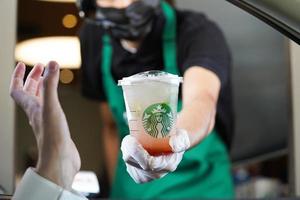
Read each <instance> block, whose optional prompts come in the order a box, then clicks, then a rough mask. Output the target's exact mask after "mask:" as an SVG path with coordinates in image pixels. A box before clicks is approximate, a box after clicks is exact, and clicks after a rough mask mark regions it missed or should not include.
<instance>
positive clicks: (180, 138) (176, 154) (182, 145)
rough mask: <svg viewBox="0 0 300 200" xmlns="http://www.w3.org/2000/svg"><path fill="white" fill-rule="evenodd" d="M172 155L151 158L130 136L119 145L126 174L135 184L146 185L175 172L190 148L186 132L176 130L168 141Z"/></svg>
mask: <svg viewBox="0 0 300 200" xmlns="http://www.w3.org/2000/svg"><path fill="white" fill-rule="evenodd" d="M169 145H170V147H171V148H172V151H173V153H171V154H167V155H161V156H151V155H149V153H148V152H147V151H146V150H145V149H144V148H143V147H142V145H141V144H140V143H139V142H138V141H137V139H136V138H135V137H133V136H131V135H127V136H126V137H125V138H124V139H123V140H122V144H121V150H122V153H123V160H124V161H125V164H126V167H127V172H128V173H129V175H130V176H131V177H132V178H133V180H134V181H135V182H136V183H146V182H149V181H152V180H154V179H159V178H162V177H164V176H165V175H167V174H168V173H169V172H173V171H175V170H176V168H177V166H178V164H179V163H180V161H181V159H182V156H183V154H184V152H185V150H187V149H188V148H189V147H190V140H189V137H188V133H187V131H186V130H183V129H178V130H177V131H176V134H175V135H172V136H171V137H170V140H169Z"/></svg>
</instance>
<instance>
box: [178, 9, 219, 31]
mask: <svg viewBox="0 0 300 200" xmlns="http://www.w3.org/2000/svg"><path fill="white" fill-rule="evenodd" d="M176 15H177V26H178V27H177V28H178V32H179V35H182V36H186V34H191V33H193V34H194V33H195V31H197V34H198V35H199V36H200V35H201V34H206V33H207V32H209V33H212V32H221V30H220V29H219V27H218V26H217V24H216V23H215V22H213V21H211V20H210V19H209V18H207V16H206V15H205V14H204V13H200V12H196V11H191V10H176Z"/></svg>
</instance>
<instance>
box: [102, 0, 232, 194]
mask: <svg viewBox="0 0 300 200" xmlns="http://www.w3.org/2000/svg"><path fill="white" fill-rule="evenodd" d="M161 6H162V9H163V13H164V16H165V19H166V22H165V26H164V32H163V57H164V65H165V67H164V70H165V71H167V72H169V73H173V74H179V73H178V68H177V56H176V55H177V53H176V51H177V48H176V15H175V11H174V10H173V8H172V7H171V6H169V5H168V4H167V3H166V2H164V1H162V3H161ZM102 41H103V47H102V63H101V69H102V74H103V82H104V90H105V93H106V96H107V98H108V104H109V107H110V109H111V111H112V113H113V117H114V119H115V121H116V123H117V127H118V132H119V136H120V139H121V140H122V139H123V137H124V136H125V135H126V134H128V133H129V129H128V125H127V122H126V119H125V118H124V113H125V111H126V110H125V104H124V100H123V93H122V89H121V87H119V86H117V83H116V82H115V81H114V79H113V77H112V74H111V62H112V54H113V49H112V46H111V44H110V37H109V36H108V35H104V36H103V38H102ZM178 107H179V110H180V109H181V108H180V107H181V101H179V106H178ZM233 196H234V192H233V184H232V178H231V176H230V162H229V159H228V154H227V151H226V148H225V145H224V144H223V142H222V141H221V140H220V138H219V136H218V134H217V133H216V131H215V130H214V131H212V132H211V133H210V134H209V136H208V137H206V138H205V139H204V140H203V141H202V142H201V144H199V145H197V146H196V147H194V148H192V149H191V150H189V151H187V152H186V153H185V154H184V157H183V159H182V161H181V163H180V164H179V166H178V168H177V170H176V171H175V172H173V173H169V174H168V175H167V176H165V177H163V178H161V179H158V180H155V181H152V182H150V183H145V184H137V183H135V182H134V181H133V179H132V178H131V177H130V176H129V174H128V173H127V171H126V166H125V163H124V161H123V160H122V155H121V152H119V155H118V162H117V167H116V173H115V180H114V183H113V186H112V191H111V198H122V199H123V198H124V199H125V198H142V199H146V198H172V199H173V198H180V199H182V198H212V197H214V198H218V197H219V198H231V197H233Z"/></svg>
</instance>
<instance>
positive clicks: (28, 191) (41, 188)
mask: <svg viewBox="0 0 300 200" xmlns="http://www.w3.org/2000/svg"><path fill="white" fill-rule="evenodd" d="M12 199H13V200H41V199H43V200H87V198H85V197H84V196H81V195H80V194H79V193H76V192H75V191H67V190H65V189H64V188H62V187H60V186H59V185H56V184H55V183H53V182H51V181H49V180H47V179H45V178H44V177H42V176H40V175H38V174H37V173H36V172H35V171H34V170H33V169H32V168H28V169H27V170H26V173H25V175H24V176H23V178H22V180H21V182H20V183H19V185H18V187H17V189H16V192H15V194H14V196H13V198H12Z"/></svg>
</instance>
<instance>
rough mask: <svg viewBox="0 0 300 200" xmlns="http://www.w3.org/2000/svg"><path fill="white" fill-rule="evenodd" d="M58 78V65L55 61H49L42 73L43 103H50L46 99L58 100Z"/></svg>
mask: <svg viewBox="0 0 300 200" xmlns="http://www.w3.org/2000/svg"><path fill="white" fill-rule="evenodd" d="M58 79H59V66H58V64H57V62H55V61H50V62H49V63H48V65H47V67H46V69H45V73H44V104H45V106H47V105H50V104H48V103H47V102H48V101H51V102H53V101H58V96H57V86H58Z"/></svg>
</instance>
